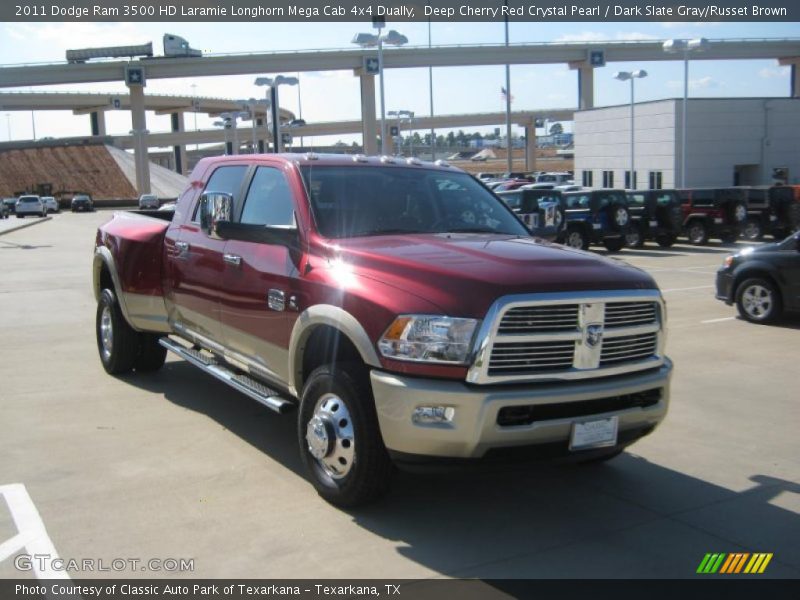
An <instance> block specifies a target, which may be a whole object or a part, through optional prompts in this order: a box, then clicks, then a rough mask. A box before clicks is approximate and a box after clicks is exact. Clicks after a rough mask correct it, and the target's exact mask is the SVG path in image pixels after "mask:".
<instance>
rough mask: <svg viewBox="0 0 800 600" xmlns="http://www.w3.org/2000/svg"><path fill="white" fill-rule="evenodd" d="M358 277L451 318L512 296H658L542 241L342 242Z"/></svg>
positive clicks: (645, 282)
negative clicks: (623, 293)
mask: <svg viewBox="0 0 800 600" xmlns="http://www.w3.org/2000/svg"><path fill="white" fill-rule="evenodd" d="M334 252H335V254H336V256H338V259H339V260H341V261H342V262H343V263H346V264H349V265H351V267H352V269H353V272H354V274H356V275H359V276H361V277H366V278H370V279H374V280H377V281H381V282H382V283H385V284H387V285H390V286H393V287H396V288H398V289H402V290H404V291H406V292H409V293H412V294H414V295H416V296H418V297H421V298H424V299H426V300H428V301H429V302H432V303H434V304H436V305H437V306H439V307H440V308H441V309H442V311H443V312H444V313H445V314H449V315H453V316H465V317H476V318H481V317H483V316H484V315H485V313H486V311H487V310H488V308H489V306H490V305H491V304H492V303H493V302H494V301H495V300H496V299H497V298H499V297H501V296H506V295H509V294H525V293H542V292H564V291H589V290H616V289H619V290H623V289H624V290H630V289H655V288H656V287H657V286H656V283H655V281H654V280H653V279H652V277H650V276H649V275H648V274H647V273H645V272H643V271H642V270H640V269H638V268H635V267H632V266H630V265H628V264H626V263H624V262H622V261H619V260H614V259H609V258H604V257H602V256H598V255H595V254H591V253H589V252H582V251H580V250H574V249H572V248H567V247H565V246H561V245H558V244H551V243H549V242H545V241H543V240H538V239H535V238H519V237H514V236H508V235H486V234H414V235H392V236H379V237H364V238H350V239H347V240H339V242H338V244H337V245H336V248H335V250H334Z"/></svg>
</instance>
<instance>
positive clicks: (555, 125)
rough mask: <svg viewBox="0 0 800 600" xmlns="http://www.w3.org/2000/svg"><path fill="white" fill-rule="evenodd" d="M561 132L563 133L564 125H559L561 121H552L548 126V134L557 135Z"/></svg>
mask: <svg viewBox="0 0 800 600" xmlns="http://www.w3.org/2000/svg"><path fill="white" fill-rule="evenodd" d="M562 133H564V127H563V126H562V125H561V123H553V124H552V125H551V126H550V135H559V134H562Z"/></svg>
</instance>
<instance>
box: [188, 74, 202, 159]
mask: <svg viewBox="0 0 800 600" xmlns="http://www.w3.org/2000/svg"><path fill="white" fill-rule="evenodd" d="M189 87H190V88H192V108H193V109H194V132H195V133H197V84H196V83H193V84H192V85H190V86H189ZM199 149H200V144H199V143H196V144H195V145H194V151H195V152H197V151H198V150H199Z"/></svg>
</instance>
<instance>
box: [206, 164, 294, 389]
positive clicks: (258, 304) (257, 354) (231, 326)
mask: <svg viewBox="0 0 800 600" xmlns="http://www.w3.org/2000/svg"><path fill="white" fill-rule="evenodd" d="M292 196H293V195H292V190H291V187H290V185H289V180H288V178H287V174H286V172H284V170H283V169H281V168H276V167H271V166H259V167H258V168H257V169H256V171H255V173H254V174H253V176H252V179H251V181H250V185H249V187H248V190H247V193H246V195H245V197H244V203H243V205H242V207H241V210H240V211H239V217H238V220H239V222H240V223H243V224H252V225H265V226H269V227H285V228H294V227H295V218H294V211H295V203H294V199H293V197H292ZM293 256H294V259H293ZM223 260H224V261H225V269H224V274H223V287H224V290H225V292H224V294H223V295H222V297H221V302H220V309H221V313H220V319H221V322H222V328H223V334H224V343H225V346H226V347H227V348H228V349H230V350H233V351H234V352H236V353H237V354H239V355H242V356H243V357H245V358H246V359H247V360H248V361H250V362H251V363H255V364H256V365H257V367H259V368H260V369H261V370H262V371H266V375H267V376H269V377H270V378H271V379H274V380H277V382H278V383H286V382H287V381H288V362H289V361H288V348H289V336H290V333H291V332H290V323H289V319H288V316H287V314H288V313H287V311H292V310H293V306H294V300H293V294H294V293H295V292H296V289H295V284H294V282H295V281H296V280H297V277H298V275H299V272H298V270H297V265H296V260H297V256H296V254H295V255H293V251H290V249H289V248H288V247H286V246H284V245H280V244H268V243H261V242H249V241H248V242H246V241H238V240H229V241H228V243H227V244H226V245H225V250H224V257H223ZM251 366H252V365H251Z"/></svg>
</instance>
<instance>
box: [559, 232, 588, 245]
mask: <svg viewBox="0 0 800 600" xmlns="http://www.w3.org/2000/svg"><path fill="white" fill-rule="evenodd" d="M564 244H565V245H567V246H569V247H570V248H575V249H576V250H588V249H589V238H588V237H586V234H585V233H584V232H583V230H581V229H577V228H575V229H570V230H568V231H567V237H566V239H565V240H564Z"/></svg>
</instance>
